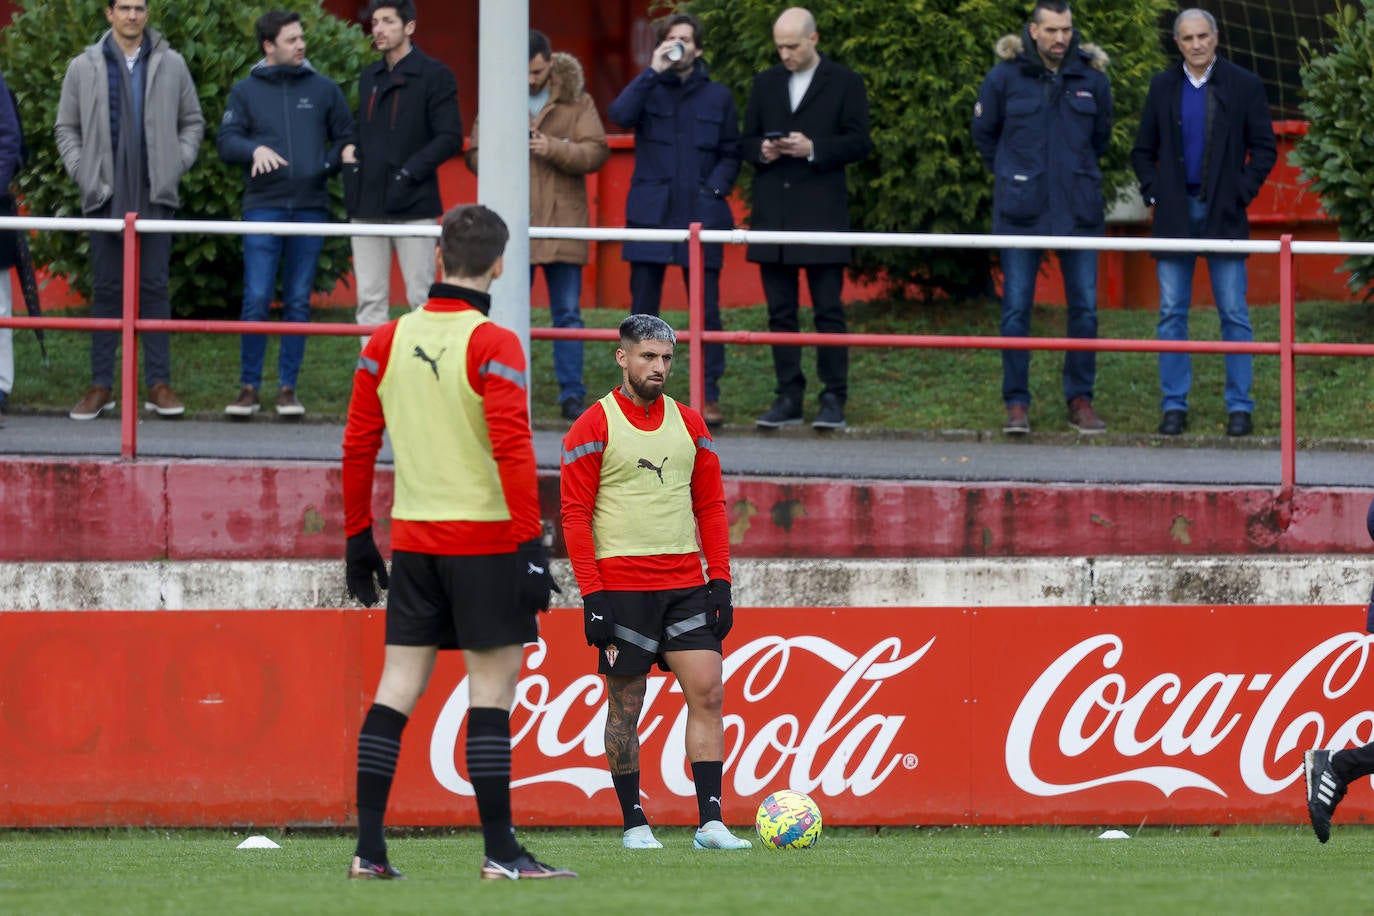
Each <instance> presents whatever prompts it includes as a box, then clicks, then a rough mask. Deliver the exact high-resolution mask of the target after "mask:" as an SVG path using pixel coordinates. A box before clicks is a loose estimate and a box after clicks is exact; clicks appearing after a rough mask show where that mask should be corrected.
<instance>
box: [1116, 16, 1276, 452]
mask: <svg viewBox="0 0 1374 916" xmlns="http://www.w3.org/2000/svg"><path fill="white" fill-rule="evenodd" d="M1174 42H1175V43H1176V44H1177V45H1178V50H1179V52H1180V53H1181V54H1182V55H1183V62H1182V64H1181V65H1180V66H1173V67H1170V68H1169V69H1167V70H1165V71H1164V72H1162V73H1159V74H1156V76H1155V78H1154V79H1153V80H1151V82H1150V92H1149V94H1148V95H1147V96H1146V97H1145V110H1144V112H1143V113H1142V114H1141V116H1140V129H1139V132H1138V133H1137V134H1136V140H1135V147H1134V148H1133V149H1132V150H1131V166H1132V167H1133V168H1134V169H1135V174H1136V177H1137V178H1139V179H1140V196H1141V197H1142V198H1143V199H1144V201H1145V203H1146V205H1147V206H1152V207H1154V208H1155V212H1154V234H1155V237H1156V238H1203V239H1245V238H1249V237H1250V223H1249V220H1248V219H1247V218H1246V215H1245V208H1246V207H1248V206H1249V205H1250V201H1252V200H1254V199H1255V195H1256V194H1258V193H1259V190H1260V188H1261V187H1262V186H1263V185H1264V180H1265V179H1266V178H1267V177H1268V176H1269V170H1270V169H1272V168H1273V167H1274V161H1275V159H1276V158H1277V145H1276V143H1275V141H1274V126H1273V121H1272V118H1271V116H1270V114H1269V104H1268V102H1267V101H1266V100H1265V97H1264V84H1263V83H1261V82H1260V80H1259V77H1257V76H1255V74H1253V73H1251V72H1250V71H1249V70H1246V69H1244V68H1242V67H1237V66H1236V65H1235V64H1233V63H1231V62H1230V61H1227V60H1224V59H1222V58H1221V57H1218V56H1217V22H1216V19H1215V18H1213V16H1212V14H1211V13H1208V12H1206V11H1204V10H1200V9H1187V10H1184V11H1183V12H1181V13H1179V14H1178V18H1177V19H1175V20H1174ZM1155 257H1156V260H1155V267H1156V270H1157V273H1158V276H1159V339H1160V340H1187V339H1188V309H1189V307H1190V305H1191V304H1192V291H1193V267H1194V265H1195V264H1196V262H1197V256H1196V255H1194V254H1178V253H1173V252H1171V253H1168V254H1158V255H1156V256H1155ZM1206 258H1207V270H1208V272H1209V273H1210V274H1211V276H1212V296H1213V298H1215V299H1216V303H1217V316H1218V317H1219V318H1220V319H1221V339H1222V340H1228V341H1250V340H1254V339H1255V335H1254V332H1253V331H1252V330H1251V327H1250V310H1249V308H1248V306H1247V305H1246V302H1245V285H1246V275H1245V256H1244V255H1224V254H1208V255H1206ZM1192 378H1193V370H1192V362H1191V359H1190V357H1189V354H1187V353H1161V354H1159V386H1160V389H1161V390H1162V393H1163V397H1162V398H1161V401H1160V410H1161V411H1162V413H1163V418H1162V419H1161V421H1160V424H1159V432H1160V434H1161V435H1165V436H1177V435H1180V434H1181V433H1182V432H1183V430H1184V429H1186V428H1187V425H1188V388H1189V386H1190V384H1191V383H1192ZM1250 379H1251V358H1250V356H1249V354H1244V353H1232V354H1228V355H1227V356H1226V393H1225V400H1226V413H1227V420H1226V434H1227V435H1228V436H1248V435H1249V434H1250V433H1251V431H1252V430H1253V429H1254V424H1253V423H1252V421H1251V414H1252V413H1253V412H1254V409H1255V402H1254V400H1252V399H1251V397H1250Z"/></svg>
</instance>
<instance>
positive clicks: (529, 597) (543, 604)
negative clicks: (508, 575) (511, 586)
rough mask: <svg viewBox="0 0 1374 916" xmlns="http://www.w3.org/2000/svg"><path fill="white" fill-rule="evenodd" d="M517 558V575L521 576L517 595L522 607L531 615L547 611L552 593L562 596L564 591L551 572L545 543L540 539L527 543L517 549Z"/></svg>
mask: <svg viewBox="0 0 1374 916" xmlns="http://www.w3.org/2000/svg"><path fill="white" fill-rule="evenodd" d="M515 558H516V562H517V563H519V565H520V569H519V571H518V572H517V573H516V575H517V576H519V580H518V584H517V586H516V595H517V596H518V597H519V599H520V604H521V606H523V607H524V608H525V609H526V610H528V611H529V612H530V613H531V614H537V613H539V612H540V611H547V610H548V609H549V595H550V593H551V592H558V593H559V594H560V595H561V594H562V593H563V589H561V588H559V587H558V583H557V582H555V581H554V579H553V573H551V572H549V552H548V550H547V549H545V547H544V542H543V541H542V540H540V539H539V538H535V539H534V540H532V541H526V542H525V543H523V544H521V545H520V546H519V547H517V548H515Z"/></svg>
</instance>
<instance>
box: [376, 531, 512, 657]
mask: <svg viewBox="0 0 1374 916" xmlns="http://www.w3.org/2000/svg"><path fill="white" fill-rule="evenodd" d="M518 572H519V563H518V562H517V560H516V555H515V554H513V553H498V554H485V555H482V556H466V557H445V556H436V555H434V554H428V553H413V552H410V551H405V550H397V551H393V552H392V555H391V588H390V590H389V591H388V592H387V597H386V642H387V645H389V646H438V647H439V648H441V649H491V648H494V647H496V646H513V645H523V644H525V643H531V642H534V641H535V640H537V639H538V638H539V621H538V619H537V615H535V614H531V613H530V612H529V611H527V610H523V609H521V608H520V607H519V605H518V602H517V601H516V590H517V588H518V585H517V582H518V579H517V574H518Z"/></svg>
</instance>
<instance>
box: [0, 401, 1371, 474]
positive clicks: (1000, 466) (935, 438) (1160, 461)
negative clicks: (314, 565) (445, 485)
mask: <svg viewBox="0 0 1374 916" xmlns="http://www.w3.org/2000/svg"><path fill="white" fill-rule="evenodd" d="M563 431H564V429H563V428H562V427H560V428H557V429H554V428H545V429H537V430H536V431H535V436H534V445H535V454H536V458H537V460H538V463H539V466H540V467H541V468H546V469H551V468H556V467H557V466H558V457H559V451H560V447H561V437H562V434H563ZM342 439H343V428H342V426H340V425H338V424H337V423H323V422H311V421H310V420H309V419H308V418H307V420H305V421H304V422H291V421H283V420H278V419H276V418H275V417H270V416H269V417H264V416H261V415H259V416H258V417H255V418H254V419H252V420H250V421H247V422H236V421H232V420H228V419H223V418H219V417H196V418H191V419H181V420H159V419H154V418H146V419H142V420H140V422H139V425H138V455H139V457H142V458H186V459H215V458H220V459H236V460H237V459H241V460H256V461H337V460H339V456H340V443H341V442H342ZM717 451H718V452H719V454H720V457H721V464H722V466H723V467H724V469H725V472H726V474H727V475H739V476H762V477H789V478H790V477H813V478H814V477H823V478H824V477H829V478H842V479H854V480H863V479H872V480H939V481H955V482H965V481H967V482H993V481H1013V482H1039V483H1063V484H1148V483H1158V484H1188V485H1198V486H1220V487H1231V486H1275V487H1276V486H1278V485H1279V484H1280V482H1281V458H1280V453H1279V444H1278V441H1277V440H1276V439H1266V438H1262V437H1249V438H1246V439H1243V440H1228V439H1226V438H1224V437H1201V436H1183V437H1180V438H1179V439H1177V440H1163V439H1161V438H1159V437H1153V436H1135V437H1131V436H1118V435H1113V434H1108V435H1105V436H1097V437H1092V438H1089V437H1080V436H1077V435H1076V434H1072V433H1057V432H1056V433H1033V434H1032V435H1030V436H1029V437H1027V438H1026V439H1025V440H1024V441H1009V440H1007V439H1005V438H1004V437H1003V436H1002V435H1001V434H1000V433H997V432H947V433H932V434H919V435H918V434H906V435H903V434H892V433H877V432H865V431H862V430H849V431H846V432H842V433H839V434H827V435H821V434H816V433H813V432H812V431H811V430H810V428H808V427H798V428H789V429H785V430H782V431H779V432H777V433H759V432H756V431H755V430H754V429H753V427H752V426H739V427H733V426H727V427H726V428H724V429H723V430H721V431H720V432H719V433H718V434H717ZM0 454H9V455H50V456H55V457H67V458H70V457H81V456H85V457H92V458H117V457H119V454H120V426H119V422H118V419H117V418H113V417H103V418H101V419H98V420H92V421H87V422H76V421H73V420H70V419H67V418H66V417H65V416H61V415H57V416H54V415H50V414H47V415H40V414H32V413H20V414H11V415H8V416H6V417H5V418H4V426H3V427H2V428H0ZM381 460H382V461H383V462H390V460H391V453H390V449H389V448H384V449H383V451H382V455H381ZM1296 470H1297V484H1298V486H1350V487H1361V488H1364V487H1370V486H1374V443H1368V442H1326V443H1318V444H1316V445H1315V446H1309V447H1303V448H1300V449H1299V451H1298V456H1297V466H1296Z"/></svg>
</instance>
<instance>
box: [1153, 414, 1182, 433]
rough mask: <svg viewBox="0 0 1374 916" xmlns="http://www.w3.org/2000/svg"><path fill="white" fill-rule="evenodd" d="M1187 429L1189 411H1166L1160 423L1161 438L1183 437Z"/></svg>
mask: <svg viewBox="0 0 1374 916" xmlns="http://www.w3.org/2000/svg"><path fill="white" fill-rule="evenodd" d="M1187 428H1188V411H1186V410H1166V411H1164V419H1162V420H1160V421H1159V434H1160V435H1161V436H1181V435H1183V431H1184V430H1185V429H1187Z"/></svg>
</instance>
